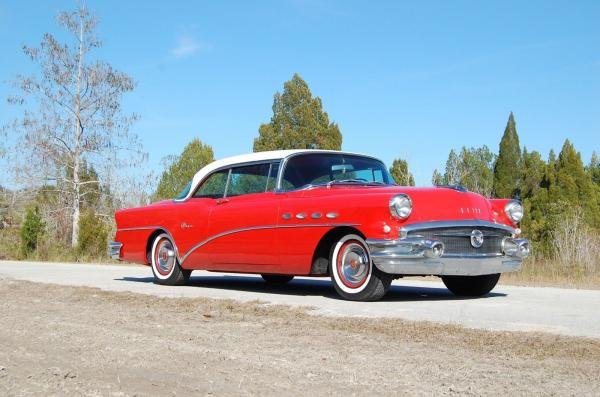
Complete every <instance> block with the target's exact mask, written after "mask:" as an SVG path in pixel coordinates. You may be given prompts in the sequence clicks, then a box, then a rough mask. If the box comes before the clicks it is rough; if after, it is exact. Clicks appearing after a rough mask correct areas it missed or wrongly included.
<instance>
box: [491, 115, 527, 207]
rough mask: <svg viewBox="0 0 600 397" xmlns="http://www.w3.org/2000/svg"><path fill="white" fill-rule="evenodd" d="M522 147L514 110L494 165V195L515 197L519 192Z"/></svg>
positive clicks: (509, 117)
mask: <svg viewBox="0 0 600 397" xmlns="http://www.w3.org/2000/svg"><path fill="white" fill-rule="evenodd" d="M520 164H521V148H520V147H519V136H518V135H517V126H516V124H515V118H514V115H513V113H512V112H510V115H509V116H508V122H507V123H506V128H505V129H504V134H503V135H502V139H501V140H500V150H499V152H498V158H497V160H496V164H495V166H494V195H495V196H496V197H513V196H514V195H515V194H518V193H519V181H520V176H521V175H520Z"/></svg>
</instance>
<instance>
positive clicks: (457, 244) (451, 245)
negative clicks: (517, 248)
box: [408, 226, 510, 256]
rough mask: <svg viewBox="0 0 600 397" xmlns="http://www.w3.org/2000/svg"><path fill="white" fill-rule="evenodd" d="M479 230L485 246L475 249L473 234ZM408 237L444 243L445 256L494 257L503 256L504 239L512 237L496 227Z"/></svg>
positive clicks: (450, 229)
mask: <svg viewBox="0 0 600 397" xmlns="http://www.w3.org/2000/svg"><path fill="white" fill-rule="evenodd" d="M473 230H479V231H481V232H482V233H483V236H484V237H483V245H482V246H481V247H479V248H475V247H473V246H472V245H471V233H472V232H473ZM408 236H410V237H415V236H422V237H425V238H428V239H433V240H439V241H441V242H443V243H444V255H443V256H453V255H474V256H479V255H482V256H492V255H499V254H502V239H503V238H504V237H506V236H510V232H508V231H507V230H504V229H498V228H494V227H478V226H473V227H468V226H466V227H465V226H461V227H445V228H435V229H424V230H413V231H411V232H409V233H408Z"/></svg>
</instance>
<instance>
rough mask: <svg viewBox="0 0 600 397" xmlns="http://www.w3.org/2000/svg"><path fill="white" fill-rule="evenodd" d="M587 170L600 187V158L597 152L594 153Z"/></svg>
mask: <svg viewBox="0 0 600 397" xmlns="http://www.w3.org/2000/svg"><path fill="white" fill-rule="evenodd" d="M587 172H588V174H590V178H592V182H594V183H595V184H596V185H598V187H599V188H600V158H599V157H598V154H597V153H596V152H593V153H592V158H591V159H590V164H589V165H588V166H587Z"/></svg>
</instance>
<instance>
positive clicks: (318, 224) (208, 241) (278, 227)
mask: <svg viewBox="0 0 600 397" xmlns="http://www.w3.org/2000/svg"><path fill="white" fill-rule="evenodd" d="M339 226H358V224H356V223H305V224H294V225H261V226H251V227H243V228H239V229H232V230H227V231H224V232H221V233H218V234H215V235H214V236H210V237H208V238H206V239H205V240H202V241H201V242H199V243H198V244H196V245H194V246H193V247H192V248H190V249H189V250H188V251H187V252H186V253H185V254H184V255H183V256H182V257H181V260H180V261H179V263H180V264H183V262H185V260H186V259H187V258H188V257H189V256H190V255H191V254H192V253H193V252H194V251H196V250H197V249H198V248H200V247H202V246H203V245H206V244H208V243H210V242H211V241H213V240H216V239H218V238H221V237H225V236H229V235H230V234H235V233H242V232H249V231H253V230H265V229H290V228H301V227H339Z"/></svg>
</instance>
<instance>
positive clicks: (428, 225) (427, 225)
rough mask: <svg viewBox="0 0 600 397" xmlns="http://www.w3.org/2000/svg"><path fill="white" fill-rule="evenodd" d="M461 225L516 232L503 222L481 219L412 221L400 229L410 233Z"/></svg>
mask: <svg viewBox="0 0 600 397" xmlns="http://www.w3.org/2000/svg"><path fill="white" fill-rule="evenodd" d="M461 226H463V227H491V228H496V229H502V230H506V231H508V232H510V233H511V234H515V229H514V228H512V227H510V226H508V225H505V224H503V223H494V222H489V221H482V220H479V219H466V220H456V221H432V222H421V223H411V224H409V225H405V226H401V228H400V231H405V232H406V233H410V232H413V231H415V230H426V229H438V228H449V227H461Z"/></svg>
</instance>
